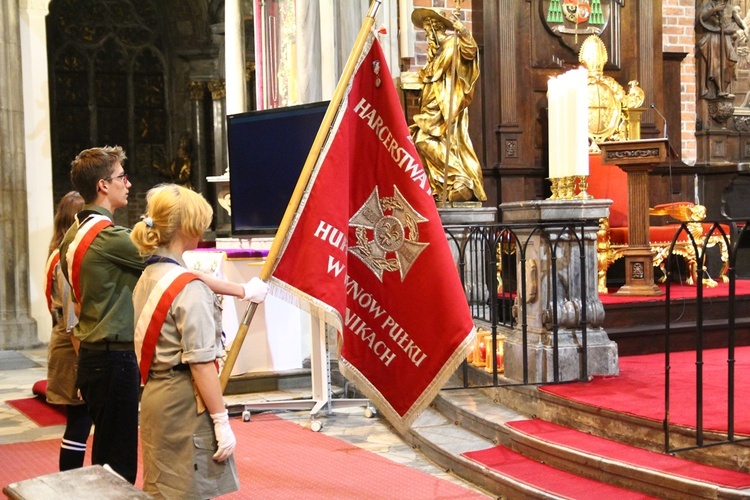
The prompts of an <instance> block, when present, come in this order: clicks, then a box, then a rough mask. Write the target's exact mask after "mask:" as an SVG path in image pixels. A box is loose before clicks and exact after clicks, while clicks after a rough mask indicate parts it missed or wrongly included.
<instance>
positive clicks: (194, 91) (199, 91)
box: [188, 82, 206, 101]
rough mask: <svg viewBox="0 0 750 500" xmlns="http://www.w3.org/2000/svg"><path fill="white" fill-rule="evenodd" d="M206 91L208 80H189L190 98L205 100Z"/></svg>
mask: <svg viewBox="0 0 750 500" xmlns="http://www.w3.org/2000/svg"><path fill="white" fill-rule="evenodd" d="M205 91H206V82H188V92H190V99H191V100H193V101H200V100H203V94H204V93H205Z"/></svg>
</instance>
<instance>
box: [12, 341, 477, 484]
mask: <svg viewBox="0 0 750 500" xmlns="http://www.w3.org/2000/svg"><path fill="white" fill-rule="evenodd" d="M20 353H21V354H23V355H24V356H25V357H26V358H28V359H29V360H31V361H33V362H35V363H36V364H37V365H38V366H36V367H31V368H24V369H15V370H6V369H2V368H3V367H0V401H1V402H2V404H0V444H6V443H15V442H23V441H36V440H42V439H55V438H60V437H61V436H62V433H63V426H52V427H39V426H37V425H36V424H35V423H34V422H32V421H31V420H29V419H28V418H26V417H25V416H24V415H22V414H21V413H19V412H18V411H17V410H15V409H14V408H12V407H11V406H10V405H7V404H5V403H4V402H5V401H6V400H11V399H20V398H26V397H30V396H32V393H31V387H32V386H33V385H34V383H35V382H37V381H39V380H43V379H44V378H46V364H47V359H46V356H47V351H46V349H45V348H42V349H32V350H26V351H21V352H20ZM308 396H309V395H308V394H305V392H304V390H301V391H278V392H269V393H252V394H244V395H237V396H227V397H225V401H226V402H227V404H228V405H236V404H251V403H256V402H267V401H278V400H289V399H295V398H301V397H308ZM275 413H276V414H277V415H278V416H280V417H282V418H284V419H286V420H289V421H292V422H295V423H297V424H299V425H302V426H307V427H310V426H311V419H310V412H309V411H308V410H305V411H300V410H295V411H289V410H285V411H278V412H275ZM316 420H317V421H318V422H319V423H321V424H323V427H322V430H321V431H320V432H321V433H323V434H326V435H329V436H333V437H336V438H338V439H341V440H343V441H346V442H348V443H351V444H353V445H355V446H358V447H360V448H363V449H366V450H369V451H371V452H373V453H377V454H379V455H382V456H384V457H386V458H388V459H389V460H393V461H395V462H398V463H400V464H403V465H406V466H408V467H412V468H414V469H418V470H421V471H423V472H426V473H428V474H431V475H434V476H438V477H441V478H444V479H446V480H449V481H452V482H454V483H457V484H462V485H464V486H466V487H468V488H471V489H473V490H474V491H478V492H480V493H484V492H482V491H481V490H478V489H477V488H475V487H474V486H472V485H470V484H468V483H466V482H464V481H462V480H461V479H459V478H457V477H456V476H454V475H452V474H450V473H448V472H445V471H443V470H442V469H440V468H438V467H437V466H435V465H434V464H433V463H432V462H430V461H429V460H428V459H427V458H425V457H424V456H422V455H421V454H419V453H418V452H416V451H415V450H413V449H412V448H411V446H409V445H407V444H406V443H404V442H403V441H402V440H401V438H400V437H399V436H398V435H397V434H395V433H393V432H392V431H391V430H390V429H389V426H388V425H387V423H386V422H385V421H384V420H382V419H381V418H378V417H376V418H366V417H365V416H364V409H363V408H359V407H350V408H336V409H334V410H333V411H332V412H331V413H330V414H329V413H328V411H327V410H325V409H324V410H323V411H321V412H319V413H318V414H317V416H316ZM310 432H313V431H312V430H311V431H310Z"/></svg>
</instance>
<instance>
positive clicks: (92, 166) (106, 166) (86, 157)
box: [70, 146, 128, 203]
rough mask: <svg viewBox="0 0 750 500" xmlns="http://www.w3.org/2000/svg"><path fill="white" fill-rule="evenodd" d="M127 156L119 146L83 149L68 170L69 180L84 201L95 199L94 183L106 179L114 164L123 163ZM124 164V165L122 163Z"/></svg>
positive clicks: (110, 173)
mask: <svg viewBox="0 0 750 500" xmlns="http://www.w3.org/2000/svg"><path fill="white" fill-rule="evenodd" d="M127 158H128V157H127V156H125V151H123V149H122V148H121V147H120V146H104V147H102V148H90V149H84V150H83V151H81V152H80V153H78V156H76V158H75V160H73V161H72V162H71V163H70V165H71V167H72V168H71V170H70V180H72V181H73V185H74V186H75V187H76V189H77V190H78V192H79V193H81V196H83V199H84V201H85V202H86V203H91V202H92V201H94V200H96V193H97V189H96V185H97V184H98V183H99V179H107V178H108V177H110V176H111V175H112V173H113V172H114V166H113V165H114V164H115V163H117V162H118V161H119V162H120V164H124V162H125V160H126V159H127ZM123 166H124V165H123Z"/></svg>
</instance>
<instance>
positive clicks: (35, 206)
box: [20, 0, 56, 342]
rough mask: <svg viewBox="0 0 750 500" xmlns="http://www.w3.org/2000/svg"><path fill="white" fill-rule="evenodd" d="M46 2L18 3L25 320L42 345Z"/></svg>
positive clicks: (47, 224)
mask: <svg viewBox="0 0 750 500" xmlns="http://www.w3.org/2000/svg"><path fill="white" fill-rule="evenodd" d="M48 13H49V0H20V14H21V23H20V26H21V53H22V57H21V61H22V66H23V88H24V89H25V91H24V93H23V114H24V121H25V130H26V142H25V144H26V146H25V152H26V179H28V182H29V185H30V186H31V187H32V189H29V190H27V192H26V196H27V200H26V206H27V210H28V214H29V225H28V234H29V262H30V267H29V278H30V286H29V294H30V301H31V316H32V317H33V318H34V319H35V320H36V322H37V328H38V334H39V340H41V341H42V342H46V341H48V340H49V336H50V334H51V332H52V319H51V317H50V314H49V310H48V308H47V299H46V297H45V293H44V289H43V287H44V279H45V276H44V264H45V262H46V261H47V244H46V243H47V242H49V241H50V239H52V233H53V219H54V213H55V206H54V205H55V201H56V200H54V199H53V196H52V145H51V144H50V135H49V130H50V115H49V113H50V105H49V78H48V73H49V69H48V67H47V26H46V24H45V18H46V16H47V14H48Z"/></svg>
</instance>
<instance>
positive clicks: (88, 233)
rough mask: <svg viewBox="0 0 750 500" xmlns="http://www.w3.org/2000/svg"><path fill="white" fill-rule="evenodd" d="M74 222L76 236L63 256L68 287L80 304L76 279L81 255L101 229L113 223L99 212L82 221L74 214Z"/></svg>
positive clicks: (79, 290)
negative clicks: (66, 266) (76, 226)
mask: <svg viewBox="0 0 750 500" xmlns="http://www.w3.org/2000/svg"><path fill="white" fill-rule="evenodd" d="M76 223H78V232H77V233H76V237H75V238H74V239H73V241H72V242H71V243H70V246H69V247H68V251H67V253H66V254H65V258H66V260H67V262H68V279H69V280H70V288H71V289H72V290H73V296H74V297H75V299H76V301H77V302H78V303H79V304H80V303H81V287H80V285H79V282H78V280H79V278H80V275H81V264H82V263H83V256H84V255H86V251H87V250H88V249H89V247H90V246H91V243H92V242H93V241H94V238H96V237H97V235H98V234H99V233H100V232H101V230H102V229H104V228H105V227H108V226H112V225H114V224H112V221H111V220H110V219H109V217H107V216H105V215H100V214H92V215H89V216H88V217H86V219H85V220H84V221H83V222H82V223H81V222H79V221H78V216H77V215H76Z"/></svg>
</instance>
